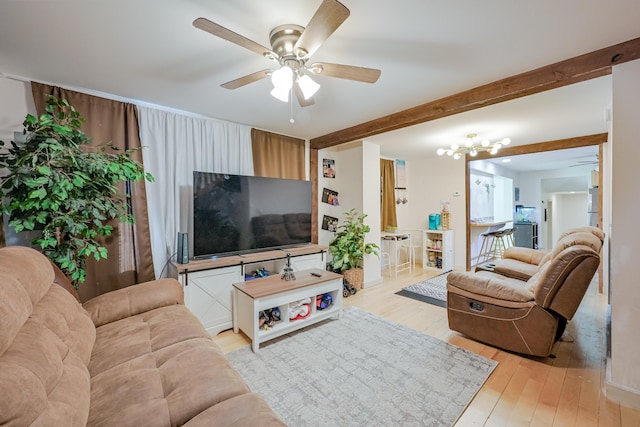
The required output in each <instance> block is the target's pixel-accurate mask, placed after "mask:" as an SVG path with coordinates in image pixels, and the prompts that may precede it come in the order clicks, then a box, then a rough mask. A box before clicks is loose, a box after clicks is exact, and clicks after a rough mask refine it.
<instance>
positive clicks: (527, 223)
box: [468, 160, 599, 268]
mask: <svg viewBox="0 0 640 427" xmlns="http://www.w3.org/2000/svg"><path fill="white" fill-rule="evenodd" d="M469 165H470V171H469V187H468V188H469V235H470V240H469V247H470V252H469V254H468V255H469V261H470V266H471V267H472V268H473V267H474V266H476V265H478V264H482V263H483V262H485V258H484V257H482V256H481V250H482V251H484V248H483V243H485V242H486V240H487V239H485V236H486V235H487V233H492V232H495V231H498V230H508V229H513V233H512V234H510V235H509V237H508V238H509V240H508V241H507V246H508V245H514V246H519V247H526V248H531V249H541V250H545V249H548V248H550V247H551V246H552V245H553V242H555V241H556V240H557V238H558V237H559V235H560V234H562V233H563V232H564V231H566V230H568V229H571V228H575V227H581V226H585V225H592V226H597V225H598V215H599V214H598V212H597V211H598V188H597V187H598V172H597V171H594V170H593V166H591V165H580V166H578V167H575V168H572V167H569V168H564V169H558V170H555V169H548V170H535V171H515V170H511V169H508V168H507V167H502V165H500V164H497V162H489V161H486V160H479V161H472V162H470V163H469Z"/></svg>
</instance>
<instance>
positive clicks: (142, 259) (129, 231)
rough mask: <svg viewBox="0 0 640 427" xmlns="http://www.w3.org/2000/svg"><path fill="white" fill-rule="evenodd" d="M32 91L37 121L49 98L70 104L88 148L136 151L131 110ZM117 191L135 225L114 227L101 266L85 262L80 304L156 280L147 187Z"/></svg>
mask: <svg viewBox="0 0 640 427" xmlns="http://www.w3.org/2000/svg"><path fill="white" fill-rule="evenodd" d="M31 90H32V92H33V98H34V101H35V104H36V109H37V111H38V115H40V114H42V113H43V112H44V109H45V106H46V99H47V96H48V95H54V96H56V97H58V98H64V99H66V100H67V101H69V103H70V104H71V105H73V106H74V107H75V108H76V110H78V112H79V113H80V115H81V116H82V117H84V118H85V119H86V122H85V123H83V124H82V131H83V132H84V133H85V134H86V135H87V136H89V137H90V138H92V144H96V145H99V144H102V143H104V142H108V141H111V142H112V143H113V145H114V146H116V147H119V148H121V149H123V150H128V149H132V148H139V147H140V136H139V135H140V132H139V129H138V111H137V109H136V106H135V105H133V104H128V103H123V102H118V101H112V100H109V99H105V98H99V97H96V96H92V95H87V94H84V93H79V92H74V91H71V90H66V89H62V88H59V87H55V86H49V85H45V84H40V83H35V82H32V83H31ZM134 158H135V159H136V160H137V161H139V162H142V154H141V153H140V151H138V152H136V153H135V155H134ZM121 190H122V191H123V192H125V191H126V193H128V194H129V195H130V196H131V197H130V199H129V200H130V203H131V209H132V210H133V215H134V217H135V219H136V223H135V224H133V225H130V224H124V223H120V222H118V221H114V222H113V223H112V225H113V226H114V232H113V234H112V235H111V236H110V237H108V238H106V239H105V240H104V244H105V246H106V248H107V250H108V251H109V257H108V258H107V259H103V260H100V261H99V262H96V261H95V260H94V259H92V258H91V259H88V260H87V280H86V281H85V283H84V284H82V285H80V289H79V294H80V299H81V300H82V301H86V300H87V299H89V298H92V297H94V296H97V295H100V294H103V293H105V292H109V291H111V290H114V289H119V288H123V287H126V286H129V285H132V284H135V283H140V282H145V281H149V280H153V279H154V277H155V273H154V270H153V262H152V261H153V258H152V255H151V240H150V236H149V219H148V216H147V198H146V193H145V183H144V181H141V182H134V183H131V185H126V186H124V185H123V188H121Z"/></svg>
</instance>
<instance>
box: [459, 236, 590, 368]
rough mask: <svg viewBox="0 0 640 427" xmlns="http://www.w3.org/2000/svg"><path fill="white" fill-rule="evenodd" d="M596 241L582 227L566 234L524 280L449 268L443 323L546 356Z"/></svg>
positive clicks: (581, 290)
mask: <svg viewBox="0 0 640 427" xmlns="http://www.w3.org/2000/svg"><path fill="white" fill-rule="evenodd" d="M601 247H602V240H601V239H600V237H599V236H597V235H595V234H594V233H592V232H589V231H588V230H582V231H576V232H574V233H571V234H566V235H564V236H563V237H561V238H560V239H559V240H558V242H557V243H556V245H555V246H554V248H553V249H552V250H551V252H549V253H548V254H547V255H544V257H543V259H541V260H540V263H539V265H537V267H536V269H535V272H534V274H533V275H532V276H531V277H530V278H529V279H528V280H519V279H516V278H513V277H507V276H504V275H501V274H498V273H496V272H490V271H478V272H475V273H472V272H451V273H449V275H448V276H447V315H448V318H449V328H450V329H452V330H454V331H458V332H461V333H462V334H464V335H467V336H468V337H470V338H473V339H475V340H477V341H481V342H484V343H486V344H489V345H492V346H495V347H499V348H502V349H505V350H508V351H513V352H517V353H523V354H528V355H532V356H542V357H546V356H548V355H549V354H551V351H552V348H553V345H554V344H555V343H556V341H557V340H558V339H559V338H560V337H561V336H562V333H563V332H564V328H565V326H566V322H567V321H568V320H570V319H572V318H573V316H574V314H575V312H576V311H577V309H578V306H579V305H580V302H581V301H582V298H583V297H584V294H585V292H586V290H587V288H588V287H589V283H590V282H591V280H592V278H593V276H594V274H595V272H596V271H597V269H598V265H599V264H600V249H601Z"/></svg>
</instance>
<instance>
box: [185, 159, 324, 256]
mask: <svg viewBox="0 0 640 427" xmlns="http://www.w3.org/2000/svg"><path fill="white" fill-rule="evenodd" d="M311 198H312V197H311V182H310V181H301V180H294V179H280V178H266V177H259V176H247V175H229V174H220V173H211V172H198V171H195V172H193V257H194V258H196V259H198V258H200V259H201V258H210V257H215V256H227V255H238V254H242V253H248V252H254V251H259V250H265V249H275V248H287V247H293V246H298V245H303V244H309V243H311Z"/></svg>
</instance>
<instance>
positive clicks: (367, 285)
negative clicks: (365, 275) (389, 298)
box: [362, 277, 383, 289]
mask: <svg viewBox="0 0 640 427" xmlns="http://www.w3.org/2000/svg"><path fill="white" fill-rule="evenodd" d="M382 282H383V280H382V277H379V278H377V279H374V280H369V281H368V282H364V283H363V284H362V289H366V288H370V287H372V286H376V285H379V284H381V283H382Z"/></svg>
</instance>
